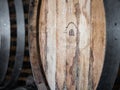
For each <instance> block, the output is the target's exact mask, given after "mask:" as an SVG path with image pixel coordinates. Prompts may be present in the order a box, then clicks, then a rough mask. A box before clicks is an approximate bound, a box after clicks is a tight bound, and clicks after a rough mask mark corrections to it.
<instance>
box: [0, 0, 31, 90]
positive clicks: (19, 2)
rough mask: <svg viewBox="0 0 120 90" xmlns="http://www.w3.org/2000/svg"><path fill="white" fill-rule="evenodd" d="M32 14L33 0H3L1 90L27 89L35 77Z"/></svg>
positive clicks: (0, 13) (0, 14)
mask: <svg viewBox="0 0 120 90" xmlns="http://www.w3.org/2000/svg"><path fill="white" fill-rule="evenodd" d="M28 11H29V0H0V37H1V39H0V43H1V48H0V90H11V88H12V87H18V86H21V85H22V86H25V85H26V81H27V79H28V78H27V77H29V76H32V72H31V66H30V62H29V49H28ZM5 55H6V57H5ZM31 87H32V86H31Z"/></svg>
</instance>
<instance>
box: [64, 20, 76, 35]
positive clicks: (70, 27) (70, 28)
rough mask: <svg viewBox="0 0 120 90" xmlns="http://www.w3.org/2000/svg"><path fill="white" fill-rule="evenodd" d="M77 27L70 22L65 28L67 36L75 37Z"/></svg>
mask: <svg viewBox="0 0 120 90" xmlns="http://www.w3.org/2000/svg"><path fill="white" fill-rule="evenodd" d="M77 30H78V28H77V26H76V25H75V23H74V22H70V23H69V24H68V25H67V27H66V30H65V31H66V33H68V34H69V36H76V33H77Z"/></svg>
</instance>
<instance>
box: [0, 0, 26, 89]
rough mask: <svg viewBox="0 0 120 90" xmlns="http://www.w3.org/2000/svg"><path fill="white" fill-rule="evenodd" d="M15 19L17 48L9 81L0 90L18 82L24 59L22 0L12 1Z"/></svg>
mask: <svg viewBox="0 0 120 90" xmlns="http://www.w3.org/2000/svg"><path fill="white" fill-rule="evenodd" d="M14 2H15V9H16V17H17V18H16V19H17V48H16V60H15V64H14V69H13V72H12V75H11V79H10V81H8V83H6V84H5V85H4V86H3V87H0V90H3V89H8V90H9V89H10V88H11V87H12V86H13V85H14V84H15V82H16V81H17V80H18V77H19V74H20V71H21V69H22V65H23V59H24V47H25V22H24V11H23V4H22V0H14Z"/></svg>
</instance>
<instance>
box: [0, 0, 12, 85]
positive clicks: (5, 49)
mask: <svg viewBox="0 0 120 90" xmlns="http://www.w3.org/2000/svg"><path fill="white" fill-rule="evenodd" d="M0 33H1V49H0V83H2V82H3V80H4V78H5V75H6V72H7V68H8V62H9V54H10V16H9V8H8V2H7V0H0Z"/></svg>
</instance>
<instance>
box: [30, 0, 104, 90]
mask: <svg viewBox="0 0 120 90" xmlns="http://www.w3.org/2000/svg"><path fill="white" fill-rule="evenodd" d="M105 24H106V23H105V12H104V6H103V0H42V1H41V2H40V0H31V2H30V12H29V45H30V46H29V47H30V61H31V65H32V70H33V74H34V78H35V80H36V84H37V86H38V89H39V90H41V87H40V86H41V83H44V84H45V85H46V88H47V89H51V90H95V89H96V87H97V85H98V82H99V79H100V76H101V71H102V67H103V63H104V55H105V44H106V25H105ZM40 77H42V79H41V78H40Z"/></svg>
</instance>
